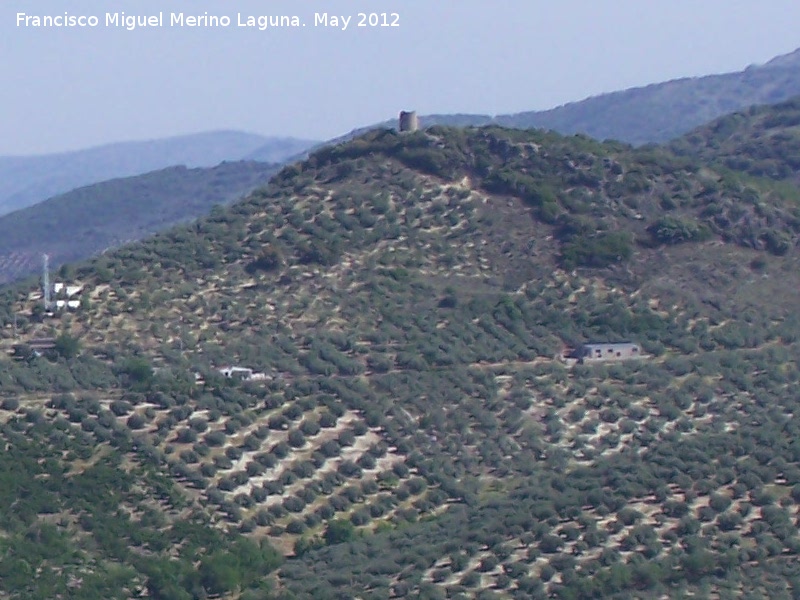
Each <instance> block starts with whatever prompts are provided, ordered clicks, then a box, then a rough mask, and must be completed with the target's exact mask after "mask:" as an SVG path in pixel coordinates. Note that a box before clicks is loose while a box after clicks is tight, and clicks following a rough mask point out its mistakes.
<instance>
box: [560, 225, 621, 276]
mask: <svg viewBox="0 0 800 600" xmlns="http://www.w3.org/2000/svg"><path fill="white" fill-rule="evenodd" d="M632 255H633V247H632V243H631V236H630V234H629V233H627V232H623V231H611V232H606V231H603V232H599V233H597V234H594V235H591V236H576V237H573V238H571V239H570V240H569V241H567V242H566V243H564V245H563V246H562V250H561V260H562V262H563V264H564V266H565V267H566V268H568V269H573V268H575V267H592V268H602V267H607V266H609V265H612V264H615V263H618V262H625V261H627V260H628V259H629V258H630V257H631V256H632Z"/></svg>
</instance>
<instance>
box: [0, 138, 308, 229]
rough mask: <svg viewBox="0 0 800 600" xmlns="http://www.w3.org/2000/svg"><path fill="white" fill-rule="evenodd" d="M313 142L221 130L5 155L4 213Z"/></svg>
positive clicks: (281, 156) (277, 156) (289, 151)
mask: <svg viewBox="0 0 800 600" xmlns="http://www.w3.org/2000/svg"><path fill="white" fill-rule="evenodd" d="M312 144H313V142H307V141H303V140H295V139H293V138H272V137H264V136H260V135H255V134H251V133H243V132H239V131H215V132H207V133H198V134H194V135H184V136H177V137H170V138H165V139H159V140H151V141H144V142H124V143H118V144H109V145H105V146H99V147H96V148H89V149H86V150H78V151H75V152H63V153H59V154H48V155H43V156H7V157H0V215H2V214H5V213H9V212H11V211H14V210H18V209H21V208H25V207H26V206H30V205H32V204H35V203H37V202H41V201H42V200H45V199H47V198H50V197H52V196H55V195H57V194H61V193H64V192H67V191H69V190H72V189H75V188H77V187H80V186H85V185H90V184H93V183H97V182H99V181H106V180H108V179H114V178H117V177H129V176H132V175H140V174H142V173H147V172H149V171H155V170H157V169H163V168H166V167H171V166H174V165H184V166H186V167H212V166H214V165H217V164H219V163H220V162H222V161H236V160H244V159H245V157H247V156H248V155H250V154H251V153H258V155H259V158H258V160H261V161H262V162H280V161H282V160H285V159H286V158H288V157H289V156H291V155H293V154H296V153H297V152H298V151H300V150H301V149H302V148H303V147H307V146H310V145H312ZM253 160H256V159H255V158H254V159H253Z"/></svg>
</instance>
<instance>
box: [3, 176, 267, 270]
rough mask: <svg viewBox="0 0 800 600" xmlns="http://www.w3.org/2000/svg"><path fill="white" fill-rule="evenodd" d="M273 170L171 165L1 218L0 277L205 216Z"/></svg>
mask: <svg viewBox="0 0 800 600" xmlns="http://www.w3.org/2000/svg"><path fill="white" fill-rule="evenodd" d="M277 170H278V167H276V166H273V165H267V164H263V163H258V162H233V163H222V164H220V165H218V166H216V167H213V168H206V169H201V168H198V169H187V168H186V167H170V168H168V169H163V170H160V171H155V172H153V173H147V174H144V175H138V176H135V177H128V178H122V179H114V180H111V181H105V182H102V183H96V184H94V185H90V186H86V187H83V188H79V189H76V190H73V191H71V192H67V193H66V194H62V195H60V196H56V197H54V198H50V199H49V200H46V201H44V202H40V203H38V204H35V205H33V206H31V207H28V208H25V209H22V210H19V211H16V212H13V213H10V214H8V215H4V216H2V217H0V282H8V281H12V280H14V279H19V278H20V277H22V276H26V275H30V274H31V273H34V272H38V271H39V270H40V269H41V262H42V260H41V257H42V254H45V253H47V254H48V255H49V256H50V261H51V262H50V264H51V265H53V267H54V268H55V267H58V265H61V264H63V263H67V262H75V261H78V260H83V259H86V258H89V257H91V256H94V255H96V254H99V253H101V252H104V251H106V250H109V249H111V248H116V247H118V246H121V245H123V244H125V243H129V242H132V241H135V240H138V239H141V238H143V237H146V236H148V235H151V234H153V233H155V232H157V231H161V230H163V229H167V228H169V227H170V226H173V225H176V224H178V223H182V222H186V221H190V220H192V219H195V218H197V217H198V216H199V215H205V214H207V213H208V212H209V211H210V210H211V209H212V208H213V207H214V206H216V205H224V204H229V203H231V202H233V201H234V200H238V199H240V198H241V197H242V196H244V195H245V194H247V193H248V192H250V191H252V190H253V189H254V188H256V187H258V186H259V185H264V184H265V183H266V182H267V181H268V180H269V178H270V176H271V175H273V174H274V173H275V172H276V171H277Z"/></svg>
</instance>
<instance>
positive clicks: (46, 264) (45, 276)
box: [42, 254, 50, 310]
mask: <svg viewBox="0 0 800 600" xmlns="http://www.w3.org/2000/svg"><path fill="white" fill-rule="evenodd" d="M42 292H43V294H42V297H43V298H44V309H45V310H50V257H49V256H47V254H42Z"/></svg>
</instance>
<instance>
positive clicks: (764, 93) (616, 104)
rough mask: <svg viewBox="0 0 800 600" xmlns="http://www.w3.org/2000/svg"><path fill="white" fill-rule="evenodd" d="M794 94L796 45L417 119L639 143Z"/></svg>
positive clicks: (799, 65) (799, 66)
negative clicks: (633, 83)
mask: <svg viewBox="0 0 800 600" xmlns="http://www.w3.org/2000/svg"><path fill="white" fill-rule="evenodd" d="M798 95H800V50H796V51H794V52H791V53H789V54H786V55H782V56H778V57H776V58H774V59H772V60H771V61H769V62H768V63H766V64H764V65H751V66H749V67H747V68H746V69H744V70H742V71H737V72H733V73H723V74H718V75H707V76H704V77H684V78H681V79H673V80H669V81H665V82H661V83H654V84H651V85H647V86H642V87H635V88H630V89H626V90H620V91H616V92H611V93H607V94H599V95H597V96H592V97H589V98H586V99H584V100H580V101H576V102H570V103H567V104H564V105H562V106H558V107H555V108H552V109H548V110H537V111H525V112H520V113H514V114H500V115H494V116H491V115H480V114H460V115H440V114H435V115H422V116H421V117H420V124H421V126H423V127H430V126H433V125H452V126H476V127H477V126H486V125H499V126H502V127H513V128H517V129H549V130H552V131H557V132H559V133H561V134H563V135H572V134H576V133H580V134H585V135H589V136H591V137H593V138H595V139H597V140H620V141H623V142H626V143H629V144H633V145H637V146H639V145H644V144H650V143H662V142H667V141H669V140H672V139H674V138H677V137H679V136H682V135H684V134H686V133H687V132H689V131H691V130H692V129H695V128H697V127H700V126H702V125H704V124H706V123H708V122H709V121H711V120H713V119H716V118H718V117H721V116H723V115H727V114H728V113H731V112H733V111H739V110H742V109H745V108H747V107H750V106H753V105H760V104H776V103H780V102H783V101H786V100H788V99H790V98H792V97H794V96H798ZM392 123H393V121H392V120H387V121H384V122H382V123H379V124H376V125H373V126H370V127H364V128H360V129H357V130H355V131H353V132H351V133H349V134H347V135H345V136H342V137H340V138H337V139H336V140H334V141H335V142H341V141H344V140H347V139H352V138H353V137H355V136H358V135H362V134H364V133H365V132H366V131H369V130H371V129H375V128H383V127H390V126H392Z"/></svg>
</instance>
